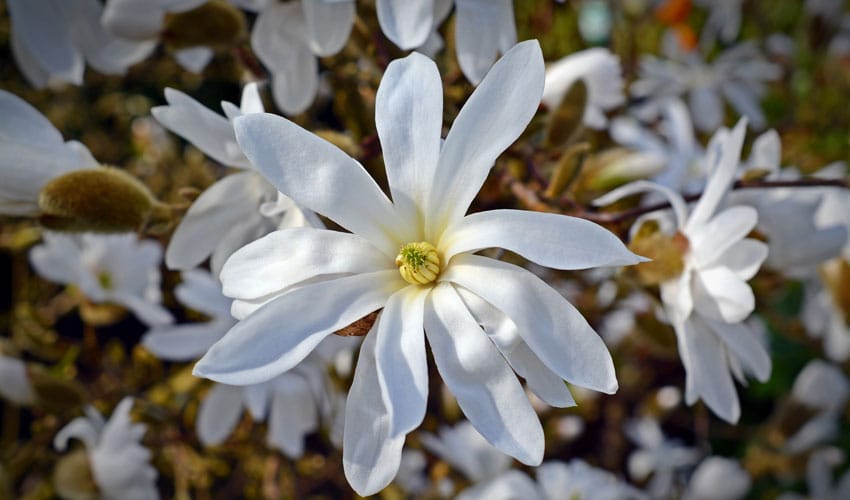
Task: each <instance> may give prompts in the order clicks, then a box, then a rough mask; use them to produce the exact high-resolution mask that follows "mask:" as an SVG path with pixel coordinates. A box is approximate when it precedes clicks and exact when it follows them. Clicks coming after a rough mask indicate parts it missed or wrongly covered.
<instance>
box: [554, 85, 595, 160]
mask: <svg viewBox="0 0 850 500" xmlns="http://www.w3.org/2000/svg"><path fill="white" fill-rule="evenodd" d="M586 105H587V86H586V85H585V84H584V80H581V79H579V80H576V82H575V83H574V84H573V85H572V86H571V87H570V90H568V91H567V93H566V94H564V98H563V99H561V103H560V104H558V107H557V108H556V109H555V110H553V112H552V115H551V117H550V119H549V125H548V127H547V128H546V144H548V145H549V146H550V147H558V146H563V145H565V144H567V143H569V142H571V140H572V139H574V137H575V136H576V135H578V133H579V132H581V130H583V128H584V127H583V125H582V121H581V120H582V118H583V117H584V108H585V106H586Z"/></svg>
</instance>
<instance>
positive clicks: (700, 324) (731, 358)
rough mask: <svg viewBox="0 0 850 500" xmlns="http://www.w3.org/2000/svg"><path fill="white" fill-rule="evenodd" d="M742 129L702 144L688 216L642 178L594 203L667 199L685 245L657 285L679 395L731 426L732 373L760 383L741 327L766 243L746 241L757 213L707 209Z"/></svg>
mask: <svg viewBox="0 0 850 500" xmlns="http://www.w3.org/2000/svg"><path fill="white" fill-rule="evenodd" d="M745 132H746V120H745V119H742V120H741V121H740V122H739V123H738V125H737V126H736V127H735V129H734V130H733V131H732V132H731V133H724V134H721V135H720V136H719V137H718V139H717V140H716V141H715V144H714V145H715V146H716V147H709V153H708V157H707V160H706V163H707V164H708V165H709V166H710V171H711V172H712V175H711V178H709V180H708V183H707V185H706V188H705V191H703V194H702V196H701V197H700V200H699V202H697V204H696V206H695V207H694V209H693V210H692V211H691V213H690V215H688V210H687V205H686V203H685V201H684V200H683V199H682V196H681V195H679V194H678V193H675V192H673V191H671V190H670V189H668V188H665V187H663V186H659V185H657V184H653V183H650V182H646V181H637V182H634V183H631V184H627V185H625V186H623V187H621V188H618V189H615V190H614V191H611V192H610V193H608V194H607V195H605V196H603V197H602V198H600V199H599V200H597V201H596V203H598V204H600V205H605V204H608V203H612V202H613V201H615V200H617V199H619V198H622V197H624V196H629V195H632V194H635V193H638V192H644V191H658V192H660V193H661V194H663V195H664V196H666V197H667V198H668V199H669V201H670V205H671V207H672V208H673V213H674V215H675V219H676V224H677V226H678V237H680V238H681V237H684V239H685V241H686V242H687V250H686V251H685V253H684V255H683V256H682V258H683V271H682V273H681V275H679V276H677V277H674V278H671V279H669V280H667V281H665V282H663V283H661V299H662V301H663V303H664V307H665V310H666V311H667V315H668V317H669V319H670V321H671V323H672V324H673V327H674V329H675V330H676V336H677V338H678V344H679V355H680V356H681V358H682V363H683V364H684V365H685V371H686V374H687V378H686V388H685V400H686V401H687V403H688V404H693V403H694V402H695V401H696V400H697V399H700V398H701V399H703V400H704V401H705V403H706V404H707V405H708V407H709V408H711V409H712V410H713V411H714V412H715V413H716V414H717V415H718V416H720V417H721V418H723V419H724V420H727V421H729V422H733V423H734V422H737V421H738V418H739V416H740V413H741V407H740V403H739V402H738V397H737V394H736V393H735V384H734V383H733V381H732V373H734V374H735V376H736V377H737V378H738V379H739V380H741V381H742V382H744V380H745V379H744V375H743V371H747V372H749V373H751V374H753V375H755V377H756V378H757V379H758V380H760V381H766V380H767V378H768V377H769V376H770V368H771V363H770V357H769V356H768V354H767V352H766V351H765V348H764V346H762V345H761V344H760V343H759V342H758V340H757V339H756V335H755V332H753V331H751V330H750V329H749V328H748V327H747V326H745V325H744V324H742V321H743V320H744V319H746V317H747V316H749V315H750V313H751V312H752V311H753V309H754V308H755V297H754V296H753V291H752V289H751V288H750V287H749V286H748V285H747V283H746V281H747V280H749V279H750V278H752V277H753V276H754V275H755V274H756V272H758V269H759V267H760V266H761V264H762V262H764V260H765V258H766V257H767V245H765V244H764V243H762V242H760V241H757V240H754V239H750V238H746V236H747V234H749V232H750V231H752V229H753V228H754V227H755V225H756V223H757V218H758V215H757V212H756V210H755V209H754V208H752V207H747V206H734V207H730V208H726V209H724V210H723V211H722V212H720V213H717V214H715V212H716V211H717V209H718V207H719V206H720V205H721V202H722V201H723V198H724V197H725V196H726V194H727V191H728V190H729V187H730V185H731V184H732V181H733V180H734V176H735V171H736V169H737V167H738V161H739V158H740V154H741V146H742V145H743V141H744V134H745Z"/></svg>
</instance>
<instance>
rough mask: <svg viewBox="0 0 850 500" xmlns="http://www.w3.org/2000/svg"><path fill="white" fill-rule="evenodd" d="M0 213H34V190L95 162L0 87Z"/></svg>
mask: <svg viewBox="0 0 850 500" xmlns="http://www.w3.org/2000/svg"><path fill="white" fill-rule="evenodd" d="M0 116H3V120H0V214H3V215H27V216H33V215H36V214H37V213H38V194H39V192H40V191H41V188H42V187H44V185H45V184H47V183H48V182H49V181H50V180H51V179H53V178H55V177H59V176H60V175H62V174H66V173H68V172H71V171H73V170H79V169H83V168H92V167H96V166H97V162H96V161H95V160H94V158H92V155H91V153H89V150H88V149H86V147H85V146H83V145H82V144H80V143H79V142H76V141H68V142H65V141H64V140H63V139H62V134H60V133H59V131H58V130H56V127H54V126H53V125H52V124H51V123H50V122H49V121H48V120H47V118H45V117H44V116H43V115H42V114H41V113H39V112H38V110H36V109H35V108H33V107H32V106H30V105H29V104H27V103H26V102H25V101H23V100H22V99H20V98H19V97H17V96H15V95H14V94H10V93H9V92H6V91H5V90H0Z"/></svg>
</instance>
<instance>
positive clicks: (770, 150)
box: [747, 129, 782, 172]
mask: <svg viewBox="0 0 850 500" xmlns="http://www.w3.org/2000/svg"><path fill="white" fill-rule="evenodd" d="M781 162H782V140H781V139H780V138H779V133H777V132H776V130H774V129H770V130H768V131H767V132H765V133H763V134H761V135H760V136H758V137H757V138H756V140H755V142H753V147H752V149H751V150H750V157H749V159H748V160H747V167H749V168H758V169H765V170H768V171H771V172H775V171H777V170H779V164H780V163H781Z"/></svg>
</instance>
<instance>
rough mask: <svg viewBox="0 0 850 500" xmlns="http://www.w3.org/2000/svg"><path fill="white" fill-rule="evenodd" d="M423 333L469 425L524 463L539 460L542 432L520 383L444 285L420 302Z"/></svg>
mask: <svg viewBox="0 0 850 500" xmlns="http://www.w3.org/2000/svg"><path fill="white" fill-rule="evenodd" d="M425 332H426V333H427V335H428V343H429V344H430V345H431V350H432V352H433V353H434V361H435V362H436V364H437V369H438V370H439V371H440V375H441V376H442V377H443V381H444V382H445V383H446V385H447V386H448V388H449V390H451V392H452V394H454V395H455V397H456V398H457V402H458V405H460V408H461V410H463V413H464V415H466V417H467V418H468V419H469V421H470V422H471V423H472V425H474V426H475V428H476V429H477V430H478V432H480V433H481V435H482V436H484V437H485V438H487V441H489V442H490V443H492V444H493V445H494V446H495V447H496V448H498V449H500V450H501V451H503V452H505V453H507V454H509V455H511V456H513V457H515V458H516V459H517V460H519V461H520V462H522V463H524V464H527V465H538V464H540V462H541V460H543V447H544V443H543V428H542V427H541V425H540V420H539V418H538V417H537V414H536V413H534V410H533V409H532V408H531V404H530V403H529V402H528V398H527V397H526V395H525V391H523V390H522V385H520V383H519V381H518V380H517V378H516V375H514V373H513V370H511V368H510V367H509V366H508V364H507V363H506V362H505V360H504V358H502V355H501V354H500V353H499V351H498V350H497V349H496V346H495V345H493V342H492V341H491V340H490V339H489V338H488V337H487V334H485V333H484V331H483V330H481V327H480V326H478V323H477V322H476V321H475V318H473V317H472V314H471V313H470V312H469V310H468V309H467V308H466V305H465V304H464V303H463V301H462V300H461V298H460V297H459V296H458V294H457V292H455V290H454V288H453V287H452V285H451V284H449V283H441V284H439V285H437V286H436V287H435V288H434V289H433V291H432V292H431V295H430V296H429V300H428V301H427V302H426V304H425Z"/></svg>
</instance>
